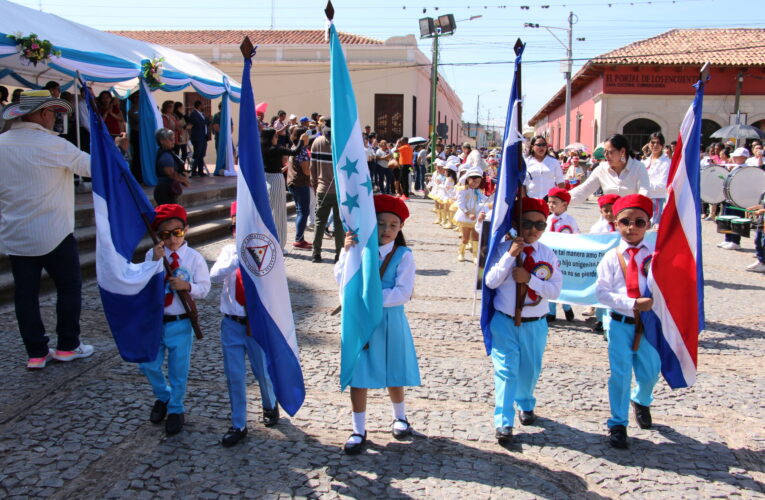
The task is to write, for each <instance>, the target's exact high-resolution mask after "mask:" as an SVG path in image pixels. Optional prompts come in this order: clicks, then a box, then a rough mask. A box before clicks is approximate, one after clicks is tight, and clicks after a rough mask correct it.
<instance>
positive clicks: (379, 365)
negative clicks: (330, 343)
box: [335, 194, 420, 455]
mask: <svg viewBox="0 0 765 500" xmlns="http://www.w3.org/2000/svg"><path fill="white" fill-rule="evenodd" d="M374 203H375V211H376V212H377V233H378V237H379V250H380V276H381V281H382V288H383V290H382V292H383V319H382V321H381V322H380V324H379V325H378V326H377V329H376V330H375V331H374V333H372V336H371V337H370V339H369V342H368V344H367V345H366V346H365V347H364V349H363V350H362V351H361V355H360V356H359V359H358V361H357V362H356V365H355V368H354V371H353V377H352V379H351V383H350V386H351V406H352V408H353V434H351V437H350V438H348V441H346V443H345V446H344V447H343V449H344V451H345V453H347V454H349V455H355V454H358V453H360V452H361V451H362V450H363V449H364V446H365V445H366V441H367V431H366V411H367V390H368V389H383V388H387V389H388V394H389V395H390V400H391V403H393V419H394V420H393V428H392V433H393V437H395V438H396V439H398V440H404V439H407V438H409V437H411V435H412V428H411V426H410V425H409V421H408V420H407V418H406V409H405V405H404V386H418V385H420V370H419V367H418V366H417V353H416V352H415V350H414V341H413V340H412V332H411V330H410V329H409V322H408V321H407V319H406V314H405V313H404V304H406V303H407V302H409V300H410V299H411V298H412V291H413V290H414V271H415V265H414V258H413V257H412V252H411V250H409V248H408V247H407V246H406V241H405V240H404V235H403V233H402V232H401V229H402V228H403V227H404V221H406V219H407V218H408V217H409V209H408V208H407V207H406V204H405V203H404V202H403V201H402V200H400V199H398V198H395V197H393V196H389V195H386V194H381V195H377V196H375V197H374ZM355 244H356V235H355V234H354V233H352V232H348V233H347V234H346V237H345V248H344V249H343V251H342V252H341V253H340V260H339V262H338V263H337V264H336V265H335V278H336V279H337V281H338V283H341V282H342V270H343V262H344V258H345V252H346V250H348V249H349V248H350V247H351V246H353V245H355Z"/></svg>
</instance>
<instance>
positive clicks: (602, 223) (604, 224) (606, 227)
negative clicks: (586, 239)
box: [590, 217, 616, 233]
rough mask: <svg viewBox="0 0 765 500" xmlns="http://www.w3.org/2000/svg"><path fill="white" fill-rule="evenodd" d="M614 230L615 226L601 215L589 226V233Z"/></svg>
mask: <svg viewBox="0 0 765 500" xmlns="http://www.w3.org/2000/svg"><path fill="white" fill-rule="evenodd" d="M614 231H616V226H615V225H614V226H612V225H611V223H610V222H608V221H607V220H606V219H604V218H602V217H601V218H600V219H598V222H596V223H595V224H593V225H592V226H590V232H591V233H611V232H614Z"/></svg>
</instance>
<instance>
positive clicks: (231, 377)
mask: <svg viewBox="0 0 765 500" xmlns="http://www.w3.org/2000/svg"><path fill="white" fill-rule="evenodd" d="M220 341H221V344H222V346H223V371H224V372H225V373H226V385H227V386H228V396H229V399H230V400H231V426H232V427H236V428H237V429H241V428H243V427H246V426H247V366H246V363H245V357H248V358H250V367H251V368H252V373H253V374H254V375H255V378H256V379H257V380H258V384H259V385H260V399H261V401H262V402H263V408H264V409H269V410H270V409H273V408H275V407H276V395H275V394H274V386H273V384H271V378H270V377H269V376H268V372H267V370H266V354H265V353H264V352H263V349H261V348H260V345H259V344H258V343H257V342H256V341H255V338H254V337H248V336H247V327H246V326H245V325H243V324H241V323H237V322H236V321H234V320H233V319H230V318H226V317H225V316H224V317H223V321H222V322H221V324H220Z"/></svg>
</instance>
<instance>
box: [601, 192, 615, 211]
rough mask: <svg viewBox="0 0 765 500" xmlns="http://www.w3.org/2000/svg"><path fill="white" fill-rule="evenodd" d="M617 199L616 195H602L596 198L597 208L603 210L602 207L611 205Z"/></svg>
mask: <svg viewBox="0 0 765 500" xmlns="http://www.w3.org/2000/svg"><path fill="white" fill-rule="evenodd" d="M618 199H619V195H618V194H604V195H603V196H601V197H600V198H598V206H599V207H601V208H603V205H613V203H614V202H615V201H616V200H618Z"/></svg>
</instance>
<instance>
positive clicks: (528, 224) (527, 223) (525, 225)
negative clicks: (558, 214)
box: [521, 219, 547, 231]
mask: <svg viewBox="0 0 765 500" xmlns="http://www.w3.org/2000/svg"><path fill="white" fill-rule="evenodd" d="M532 227H533V228H534V229H536V230H537V231H544V230H545V229H546V228H547V222H544V221H541V220H540V221H533V220H529V219H523V220H521V229H531V228H532Z"/></svg>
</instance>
